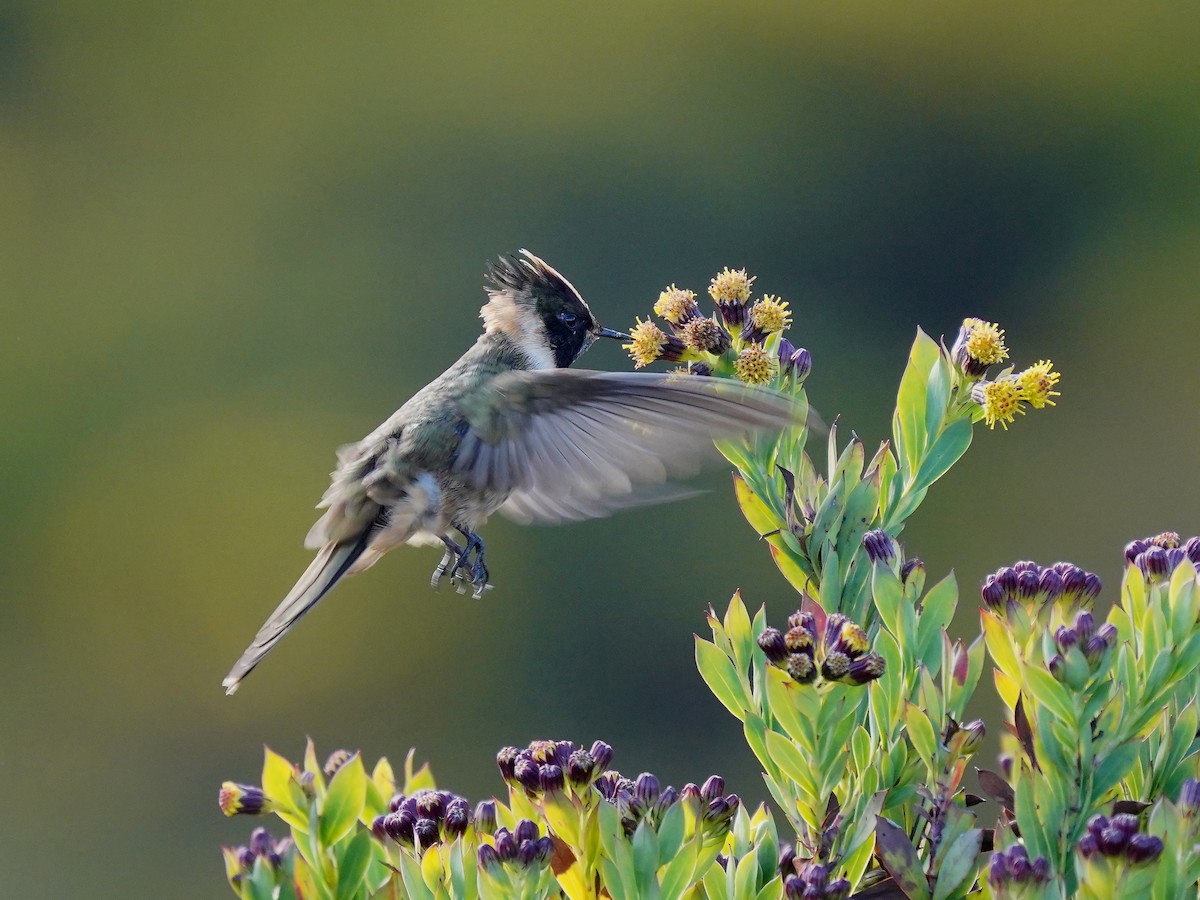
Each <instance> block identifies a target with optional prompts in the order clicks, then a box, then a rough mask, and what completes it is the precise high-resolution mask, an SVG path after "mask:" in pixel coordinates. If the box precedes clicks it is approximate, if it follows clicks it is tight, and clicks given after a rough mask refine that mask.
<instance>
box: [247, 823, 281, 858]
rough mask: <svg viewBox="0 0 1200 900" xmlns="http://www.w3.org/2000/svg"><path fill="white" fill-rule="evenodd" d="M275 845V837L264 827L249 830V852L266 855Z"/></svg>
mask: <svg viewBox="0 0 1200 900" xmlns="http://www.w3.org/2000/svg"><path fill="white" fill-rule="evenodd" d="M274 847H275V839H274V838H273V837H271V832H269V831H267V829H265V828H255V829H254V830H253V831H252V832H250V852H251V853H253V854H254V855H256V856H266V855H267V854H268V853H270V852H271V850H272V849H273V848H274Z"/></svg>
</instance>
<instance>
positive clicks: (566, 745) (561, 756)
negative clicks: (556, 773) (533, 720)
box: [554, 741, 575, 769]
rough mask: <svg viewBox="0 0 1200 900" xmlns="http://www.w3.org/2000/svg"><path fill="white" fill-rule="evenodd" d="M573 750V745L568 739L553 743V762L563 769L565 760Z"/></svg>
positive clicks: (565, 764) (565, 763)
mask: <svg viewBox="0 0 1200 900" xmlns="http://www.w3.org/2000/svg"><path fill="white" fill-rule="evenodd" d="M574 752H575V745H574V744H573V743H571V742H570V741H558V742H557V743H555V745H554V764H555V765H556V766H558V767H559V768H560V769H565V768H566V766H567V760H568V759H570V758H571V754H572V753H574Z"/></svg>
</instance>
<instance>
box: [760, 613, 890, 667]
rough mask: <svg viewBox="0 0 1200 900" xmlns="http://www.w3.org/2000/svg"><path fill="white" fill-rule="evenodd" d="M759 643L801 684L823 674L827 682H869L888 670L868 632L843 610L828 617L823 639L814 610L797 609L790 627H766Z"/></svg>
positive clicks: (774, 662)
mask: <svg viewBox="0 0 1200 900" xmlns="http://www.w3.org/2000/svg"><path fill="white" fill-rule="evenodd" d="M758 646H759V648H760V649H761V650H762V651H763V653H764V654H766V657H767V661H768V662H769V663H771V665H773V666H776V667H778V668H780V669H783V670H784V671H785V672H787V673H788V675H789V676H790V677H791V678H792V679H793V680H794V681H798V682H799V683H801V684H810V683H811V682H813V681H815V680H816V678H817V676H818V675H820V676H821V677H822V678H823V679H825V680H826V681H844V682H846V683H848V684H855V685H859V684H866V683H867V682H868V681H874V680H875V679H876V678H878V677H879V676H881V675H882V674H883V673H884V670H885V664H884V660H883V657H882V656H880V655H879V654H878V653H875V652H872V651H871V649H870V642H869V640H868V639H867V634H866V632H865V631H863V630H862V628H860V627H859V626H858V625H856V624H855V623H853V622H851V621H850V620H849V619H848V618H847V617H846V616H843V615H842V614H841V613H833V614H831V615H830V616H828V617H827V618H826V620H825V628H824V630H823V632H822V635H821V638H820V640H818V636H817V620H816V617H815V616H814V615H813V614H812V613H808V612H801V611H800V610H796V612H795V613H793V614H792V615H791V616H789V617H788V630H787V631H786V632H781V631H780V630H779V629H778V628H766V629H764V630H763V633H762V634H760V635H759V636H758Z"/></svg>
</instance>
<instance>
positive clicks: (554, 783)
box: [539, 765, 564, 793]
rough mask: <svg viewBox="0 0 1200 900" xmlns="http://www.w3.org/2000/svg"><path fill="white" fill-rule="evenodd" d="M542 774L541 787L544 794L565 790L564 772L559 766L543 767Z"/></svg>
mask: <svg viewBox="0 0 1200 900" xmlns="http://www.w3.org/2000/svg"><path fill="white" fill-rule="evenodd" d="M540 774H541V777H540V781H539V786H540V788H541V789H542V790H543V791H544V792H546V793H550V792H551V791H561V790H562V789H563V783H564V780H563V770H562V769H560V768H559V767H558V766H553V765H551V766H542V769H541V773H540Z"/></svg>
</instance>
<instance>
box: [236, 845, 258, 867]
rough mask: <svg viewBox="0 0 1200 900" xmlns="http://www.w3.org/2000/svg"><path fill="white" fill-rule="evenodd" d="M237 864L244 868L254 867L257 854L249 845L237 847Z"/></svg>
mask: <svg viewBox="0 0 1200 900" xmlns="http://www.w3.org/2000/svg"><path fill="white" fill-rule="evenodd" d="M237 858H238V864H239V865H240V866H241V867H242V868H243V869H246V870H250V869H253V868H254V863H255V862H257V861H258V854H257V853H255V852H254V851H253V850H251V849H250V848H249V847H238V851H237Z"/></svg>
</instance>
